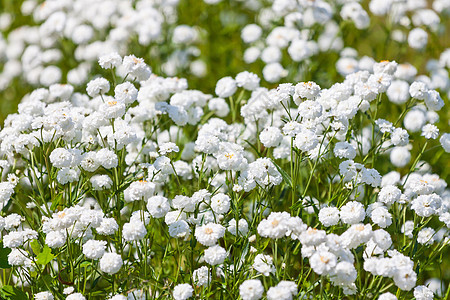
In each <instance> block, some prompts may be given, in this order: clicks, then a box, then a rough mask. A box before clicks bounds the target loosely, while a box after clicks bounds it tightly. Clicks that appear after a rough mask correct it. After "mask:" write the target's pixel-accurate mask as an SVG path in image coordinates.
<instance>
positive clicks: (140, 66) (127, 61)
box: [122, 55, 152, 81]
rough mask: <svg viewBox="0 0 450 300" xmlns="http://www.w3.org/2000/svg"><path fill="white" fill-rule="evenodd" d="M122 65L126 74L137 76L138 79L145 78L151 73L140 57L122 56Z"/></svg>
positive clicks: (142, 79)
mask: <svg viewBox="0 0 450 300" xmlns="http://www.w3.org/2000/svg"><path fill="white" fill-rule="evenodd" d="M122 66H123V67H124V69H125V72H126V73H127V74H130V75H131V76H132V77H135V78H137V80H139V81H144V80H147V79H148V78H149V77H150V75H151V74H152V70H151V69H150V67H149V66H147V64H146V63H145V62H144V60H143V59H142V58H138V57H136V56H134V55H128V56H125V57H124V58H123V62H122Z"/></svg>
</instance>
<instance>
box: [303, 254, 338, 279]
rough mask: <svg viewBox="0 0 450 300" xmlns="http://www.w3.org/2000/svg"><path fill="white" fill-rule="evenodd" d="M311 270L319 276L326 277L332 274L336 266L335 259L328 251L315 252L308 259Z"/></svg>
mask: <svg viewBox="0 0 450 300" xmlns="http://www.w3.org/2000/svg"><path fill="white" fill-rule="evenodd" d="M309 263H310V265H311V268H312V269H313V270H314V272H316V273H317V274H320V275H322V274H323V275H326V274H329V273H331V272H332V270H333V269H334V267H335V266H336V264H337V258H336V256H335V255H334V254H332V253H331V252H328V251H317V252H316V253H314V254H313V255H312V256H311V257H310V259H309Z"/></svg>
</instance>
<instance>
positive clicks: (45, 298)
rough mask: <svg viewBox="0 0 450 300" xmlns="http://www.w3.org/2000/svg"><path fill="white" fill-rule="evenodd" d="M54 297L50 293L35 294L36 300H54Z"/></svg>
mask: <svg viewBox="0 0 450 300" xmlns="http://www.w3.org/2000/svg"><path fill="white" fill-rule="evenodd" d="M53 299H54V297H53V295H52V293H50V292H40V293H36V294H34V300H53Z"/></svg>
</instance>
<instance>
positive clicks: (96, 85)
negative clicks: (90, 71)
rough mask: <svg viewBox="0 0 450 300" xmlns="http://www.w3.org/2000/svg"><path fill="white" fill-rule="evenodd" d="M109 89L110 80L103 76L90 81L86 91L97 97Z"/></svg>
mask: <svg viewBox="0 0 450 300" xmlns="http://www.w3.org/2000/svg"><path fill="white" fill-rule="evenodd" d="M108 91H109V81H108V80H106V79H105V78H103V77H99V78H96V79H93V80H91V81H89V82H88V84H87V88H86V92H87V94H88V95H89V96H91V97H96V96H98V95H100V94H106V93H107V92H108Z"/></svg>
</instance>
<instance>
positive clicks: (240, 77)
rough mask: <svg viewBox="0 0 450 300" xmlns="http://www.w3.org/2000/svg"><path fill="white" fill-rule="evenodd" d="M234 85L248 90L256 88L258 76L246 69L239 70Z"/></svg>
mask: <svg viewBox="0 0 450 300" xmlns="http://www.w3.org/2000/svg"><path fill="white" fill-rule="evenodd" d="M236 85H237V86H238V87H243V88H244V89H246V90H249V91H253V90H256V89H257V88H258V87H259V77H258V75H256V74H254V73H250V72H248V71H244V72H241V73H239V74H237V75H236ZM218 96H219V97H220V95H218Z"/></svg>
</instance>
